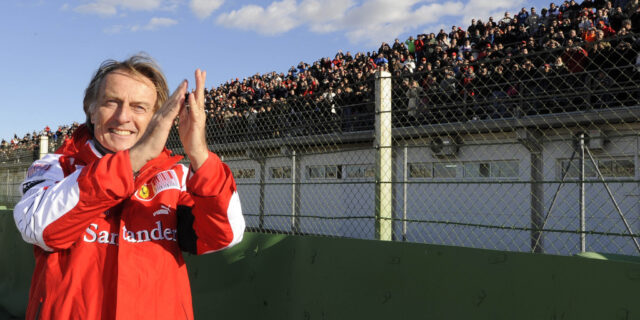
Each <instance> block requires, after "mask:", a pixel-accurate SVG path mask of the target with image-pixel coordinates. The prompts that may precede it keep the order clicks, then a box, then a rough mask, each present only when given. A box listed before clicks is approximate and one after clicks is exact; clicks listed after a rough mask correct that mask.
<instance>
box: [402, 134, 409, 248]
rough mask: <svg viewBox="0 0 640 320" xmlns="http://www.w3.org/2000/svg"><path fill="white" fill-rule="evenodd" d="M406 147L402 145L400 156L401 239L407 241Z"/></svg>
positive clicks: (407, 162)
mask: <svg viewBox="0 0 640 320" xmlns="http://www.w3.org/2000/svg"><path fill="white" fill-rule="evenodd" d="M408 154H409V152H408V148H407V145H406V144H405V145H404V156H403V157H402V162H403V165H402V170H403V173H402V179H403V181H402V198H403V199H402V203H403V205H402V241H407V182H408V181H409V176H407V173H408V172H409V170H408V166H409V159H408Z"/></svg>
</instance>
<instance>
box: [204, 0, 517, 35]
mask: <svg viewBox="0 0 640 320" xmlns="http://www.w3.org/2000/svg"><path fill="white" fill-rule="evenodd" d="M495 1H497V2H498V3H502V2H504V3H508V0H495ZM495 1H494V2H495ZM517 1H522V0H516V2H517ZM484 2H486V0H469V2H468V3H467V4H465V3H464V2H462V1H460V0H451V1H440V2H435V1H434V0H361V1H356V0H325V1H321V0H302V1H301V2H299V3H298V2H297V1H295V0H281V1H275V2H272V3H271V4H270V5H268V6H267V7H261V6H257V5H253V4H251V5H245V6H243V7H241V8H240V9H237V10H233V11H231V12H228V13H221V14H220V15H219V16H218V17H217V19H216V23H217V24H219V25H222V26H225V27H228V28H235V29H241V30H247V31H255V32H258V33H261V34H266V35H277V34H281V33H284V32H287V31H289V30H292V29H294V28H297V27H300V26H306V27H308V28H309V30H310V31H312V32H316V33H327V32H338V31H341V32H344V33H345V35H346V36H347V38H348V39H349V40H350V41H351V42H353V43H359V42H365V43H378V44H379V43H380V42H381V41H387V40H388V39H392V38H394V37H397V36H398V35H399V34H401V33H404V32H409V31H412V30H415V29H416V28H423V27H425V26H427V25H431V24H437V23H439V22H441V20H443V19H444V18H445V17H447V16H460V17H461V16H463V13H464V12H466V11H465V9H468V10H473V9H474V8H477V7H481V5H482V4H483V3H484ZM470 4H471V5H470Z"/></svg>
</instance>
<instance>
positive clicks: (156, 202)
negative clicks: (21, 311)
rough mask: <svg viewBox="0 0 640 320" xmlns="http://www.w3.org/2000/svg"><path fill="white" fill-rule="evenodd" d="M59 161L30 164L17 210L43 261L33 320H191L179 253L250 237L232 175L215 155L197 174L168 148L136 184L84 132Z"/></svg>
mask: <svg viewBox="0 0 640 320" xmlns="http://www.w3.org/2000/svg"><path fill="white" fill-rule="evenodd" d="M56 153H57V154H49V155H47V156H45V157H44V158H43V159H41V160H38V161H36V162H34V163H33V164H32V165H31V167H30V168H29V171H28V173H27V179H26V180H25V181H24V182H23V183H22V190H23V196H22V199H21V200H20V202H19V203H18V204H17V205H16V207H15V209H14V219H15V221H16V225H17V226H18V229H19V230H20V232H21V233H22V237H23V238H24V239H25V241H27V242H29V243H33V244H34V254H35V259H36V266H35V271H34V273H33V278H32V281H31V290H30V293H29V305H28V308H27V314H26V318H27V319H35V318H38V319H192V318H193V309H192V305H191V289H190V286H189V278H188V275H187V268H186V265H185V262H184V260H183V258H182V253H181V251H189V252H192V253H195V254H203V253H208V252H213V251H217V250H221V249H224V248H227V247H230V246H232V245H235V244H236V243H238V242H239V241H240V240H241V239H242V235H243V233H244V227H245V223H244V218H243V216H242V212H241V208H240V200H239V198H238V194H237V192H236V184H235V181H234V179H233V177H232V175H231V171H230V170H229V167H227V165H225V164H223V163H222V162H221V161H220V159H219V158H218V156H216V155H215V154H213V153H210V154H209V158H208V159H207V161H206V162H205V163H204V164H203V165H202V167H201V168H199V169H198V171H197V172H195V173H193V172H190V171H189V169H188V168H187V167H185V166H184V165H181V164H178V163H177V162H178V161H179V160H180V159H181V157H176V156H171V155H170V152H169V151H168V150H166V149H165V151H164V152H163V153H162V154H161V155H160V156H158V157H157V158H155V159H153V160H151V161H149V162H148V163H147V164H146V165H145V166H144V167H143V168H142V169H141V170H140V171H139V175H138V176H137V177H136V178H134V174H133V172H132V169H131V162H130V160H129V153H128V151H120V152H116V153H114V154H107V155H104V156H102V155H101V154H100V153H99V152H98V151H97V150H96V149H95V146H94V144H93V141H92V140H91V139H90V134H89V132H88V130H87V128H86V127H84V126H81V127H80V128H79V129H78V130H77V131H76V133H75V134H74V135H73V137H72V139H71V140H68V141H67V142H66V143H65V144H64V145H63V146H62V147H61V148H60V150H58V152H56ZM181 249H182V250H181Z"/></svg>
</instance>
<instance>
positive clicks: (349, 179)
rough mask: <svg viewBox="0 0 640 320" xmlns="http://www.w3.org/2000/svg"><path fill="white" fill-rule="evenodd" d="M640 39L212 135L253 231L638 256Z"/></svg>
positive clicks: (456, 73) (393, 90)
mask: <svg viewBox="0 0 640 320" xmlns="http://www.w3.org/2000/svg"><path fill="white" fill-rule="evenodd" d="M635 39H636V38H634V37H631V36H629V37H626V38H625V37H622V38H616V39H615V43H610V42H605V41H599V42H598V41H596V42H593V43H591V44H589V45H586V46H583V47H578V46H574V47H568V48H567V47H564V48H557V49H553V48H548V49H547V50H544V51H540V52H537V53H535V54H529V55H513V56H511V55H508V56H506V57H504V58H502V59H494V60H488V59H482V60H478V61H479V62H471V63H468V62H462V63H458V61H455V60H445V64H446V65H440V66H437V64H436V65H435V66H434V65H432V66H430V67H429V68H426V69H424V71H423V72H415V73H402V72H399V71H397V70H395V71H393V73H392V74H390V73H378V74H377V75H376V77H374V76H373V75H367V74H365V75H362V76H359V79H361V80H362V81H359V82H358V81H354V82H351V83H350V84H349V85H348V86H346V87H338V88H331V89H329V90H328V91H326V92H320V93H316V94H311V95H305V96H303V97H297V98H295V99H288V100H286V101H285V102H282V101H273V102H267V103H257V104H254V105H250V106H245V107H242V106H236V107H235V108H233V109H231V108H228V109H224V108H211V110H212V111H211V112H210V113H209V117H210V119H209V120H210V121H209V123H208V135H209V136H208V139H209V141H210V143H211V149H212V150H214V151H215V152H217V153H218V154H219V155H221V156H222V158H223V159H224V160H225V162H226V163H228V164H229V166H230V167H231V169H232V171H233V173H234V175H235V177H236V179H237V184H238V189H239V193H240V196H241V199H242V204H243V210H244V213H245V215H246V217H247V220H248V226H249V228H251V229H252V230H255V231H261V232H274V233H290V234H293V233H295V234H313V235H327V236H339V237H352V238H363V239H386V240H395V241H411V242H420V243H433V244H447V245H457V246H469V247H477V248H489V249H499V250H514V251H533V252H546V253H554V254H575V253H578V252H581V251H598V252H606V253H619V254H631V255H638V254H639V253H640V246H638V237H639V236H640V205H638V200H639V199H640V189H639V184H638V182H639V179H638V178H639V171H638V161H639V160H638V153H639V148H640V147H639V144H640V139H639V136H638V132H639V131H638V126H639V123H638V116H639V115H640V103H639V99H640V95H639V94H640V86H639V85H638V83H639V82H638V81H639V80H640V72H639V71H638V50H637V43H636V42H635V41H636V40H635ZM213 110H215V111H213ZM169 146H170V148H173V149H175V150H178V151H179V148H180V147H179V140H178V139H177V135H172V138H171V139H170V142H169Z"/></svg>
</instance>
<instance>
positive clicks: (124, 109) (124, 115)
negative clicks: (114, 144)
mask: <svg viewBox="0 0 640 320" xmlns="http://www.w3.org/2000/svg"><path fill="white" fill-rule="evenodd" d="M115 119H116V120H118V122H119V123H127V122H129V121H131V108H130V107H129V104H128V103H126V102H123V103H122V104H121V105H120V106H119V107H118V109H117V110H116V114H115Z"/></svg>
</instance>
